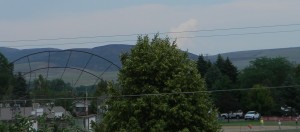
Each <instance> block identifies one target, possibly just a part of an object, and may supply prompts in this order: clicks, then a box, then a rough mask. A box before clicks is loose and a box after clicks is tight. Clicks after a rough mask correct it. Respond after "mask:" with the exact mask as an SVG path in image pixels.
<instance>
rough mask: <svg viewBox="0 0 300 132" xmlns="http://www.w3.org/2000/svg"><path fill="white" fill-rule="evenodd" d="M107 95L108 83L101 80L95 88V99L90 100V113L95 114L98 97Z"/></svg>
mask: <svg viewBox="0 0 300 132" xmlns="http://www.w3.org/2000/svg"><path fill="white" fill-rule="evenodd" d="M107 94H108V82H107V81H105V80H103V79H101V80H100V81H99V83H98V85H97V88H96V91H95V93H94V97H96V98H95V99H93V100H92V103H91V109H90V110H91V111H90V112H91V113H97V105H100V104H98V103H99V102H98V101H100V100H98V99H100V97H101V96H106V95H107Z"/></svg>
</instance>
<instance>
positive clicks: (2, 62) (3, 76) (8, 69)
mask: <svg viewBox="0 0 300 132" xmlns="http://www.w3.org/2000/svg"><path fill="white" fill-rule="evenodd" d="M12 69H13V65H12V64H9V63H8V60H7V58H6V57H5V56H4V55H3V54H2V53H0V99H2V98H4V96H5V95H7V92H8V90H9V88H10V87H11V81H12V79H13V74H12Z"/></svg>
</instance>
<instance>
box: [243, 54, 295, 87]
mask: <svg viewBox="0 0 300 132" xmlns="http://www.w3.org/2000/svg"><path fill="white" fill-rule="evenodd" d="M292 72H293V64H292V63H291V62H289V61H288V60H287V59H286V58H282V57H277V58H267V57H261V58H257V59H255V60H254V61H251V62H250V65H249V66H248V67H246V68H245V69H244V70H243V71H242V73H241V74H240V76H239V79H240V81H241V84H242V87H252V86H254V85H256V84H262V85H264V86H280V85H282V84H283V83H284V82H285V80H286V79H287V78H288V76H290V74H292Z"/></svg>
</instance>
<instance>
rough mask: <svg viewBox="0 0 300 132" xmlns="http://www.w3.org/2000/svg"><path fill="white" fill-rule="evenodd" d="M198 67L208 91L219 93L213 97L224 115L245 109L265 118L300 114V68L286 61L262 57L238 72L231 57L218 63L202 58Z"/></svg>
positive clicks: (218, 59)
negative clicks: (266, 116) (265, 116)
mask: <svg viewBox="0 0 300 132" xmlns="http://www.w3.org/2000/svg"><path fill="white" fill-rule="evenodd" d="M197 68H198V71H199V74H201V76H202V77H203V78H204V79H205V82H206V86H207V89H208V91H216V92H212V93H211V97H212V99H213V101H214V104H215V105H216V106H217V108H218V109H219V111H220V112H230V111H236V110H239V109H241V110H244V111H248V110H255V111H258V112H260V113H261V114H262V115H278V116H282V115H289V116H290V115H297V114H298V113H299V110H300V105H299V101H300V98H299V96H297V95H299V94H300V87H299V86H297V85H299V84H300V65H299V64H295V63H293V62H290V61H288V60H287V59H286V58H283V57H275V58H268V57H260V58H256V59H254V60H252V61H250V63H249V65H248V66H247V67H246V68H244V69H242V70H238V69H237V67H235V66H234V65H233V64H232V62H231V61H230V59H229V58H226V59H224V58H223V57H222V56H221V55H220V54H219V55H218V57H217V60H216V61H215V62H211V61H210V60H208V59H205V57H204V56H203V55H200V56H199V57H198V60H197ZM232 89H240V90H238V91H236V90H232ZM218 90H224V91H223V92H217V91H218Z"/></svg>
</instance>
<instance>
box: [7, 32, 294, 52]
mask: <svg viewBox="0 0 300 132" xmlns="http://www.w3.org/2000/svg"><path fill="white" fill-rule="evenodd" d="M299 31H300V30H280V31H266V32H248V33H235V34H214V35H203V36H186V37H176V38H170V39H188V38H205V37H227V36H244V35H259V34H275V33H290V32H299ZM135 41H136V40H119V41H99V42H97V41H95V42H79V43H57V44H50V43H49V44H35V45H34V44H32V45H18V46H8V47H11V48H17V47H28V46H44V45H47V46H49V45H52V46H53V45H82V44H91V43H97V44H103V43H124V42H135Z"/></svg>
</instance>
